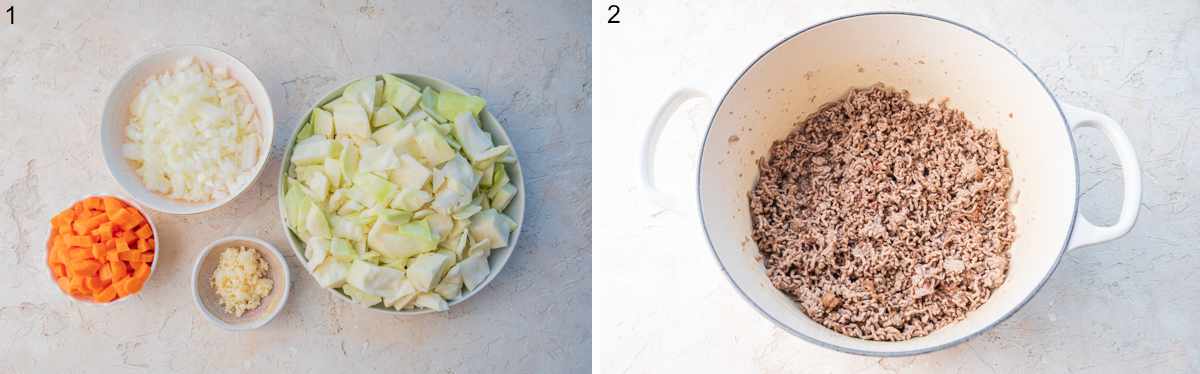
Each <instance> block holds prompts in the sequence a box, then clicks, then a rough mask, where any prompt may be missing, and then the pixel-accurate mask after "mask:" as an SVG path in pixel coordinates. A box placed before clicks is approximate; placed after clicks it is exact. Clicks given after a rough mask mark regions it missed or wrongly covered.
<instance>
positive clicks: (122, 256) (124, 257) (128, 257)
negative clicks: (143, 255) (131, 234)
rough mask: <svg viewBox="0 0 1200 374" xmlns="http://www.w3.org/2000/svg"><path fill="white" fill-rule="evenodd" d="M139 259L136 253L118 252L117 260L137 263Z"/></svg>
mask: <svg viewBox="0 0 1200 374" xmlns="http://www.w3.org/2000/svg"><path fill="white" fill-rule="evenodd" d="M139 258H140V257H139V256H138V253H137V252H136V251H126V252H117V259H118V260H121V261H129V262H135V261H137V260H138V259H139Z"/></svg>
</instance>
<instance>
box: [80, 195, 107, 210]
mask: <svg viewBox="0 0 1200 374" xmlns="http://www.w3.org/2000/svg"><path fill="white" fill-rule="evenodd" d="M83 207H84V208H86V209H90V210H102V209H104V203H103V202H102V200H101V199H100V198H99V197H89V198H87V199H86V200H83Z"/></svg>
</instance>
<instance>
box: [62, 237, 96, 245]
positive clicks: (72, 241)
mask: <svg viewBox="0 0 1200 374" xmlns="http://www.w3.org/2000/svg"><path fill="white" fill-rule="evenodd" d="M66 241H67V245H69V246H72V247H91V246H92V237H91V236H87V235H68V236H67V239H66Z"/></svg>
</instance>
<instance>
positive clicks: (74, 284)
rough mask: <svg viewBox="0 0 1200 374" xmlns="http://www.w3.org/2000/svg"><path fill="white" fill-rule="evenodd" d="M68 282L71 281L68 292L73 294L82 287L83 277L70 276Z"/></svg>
mask: <svg viewBox="0 0 1200 374" xmlns="http://www.w3.org/2000/svg"><path fill="white" fill-rule="evenodd" d="M70 282H71V287H70V292H71V294H72V295H74V294H75V293H76V291H79V290H82V289H83V277H71V280H70Z"/></svg>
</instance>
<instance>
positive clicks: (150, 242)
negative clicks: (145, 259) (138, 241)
mask: <svg viewBox="0 0 1200 374" xmlns="http://www.w3.org/2000/svg"><path fill="white" fill-rule="evenodd" d="M146 244H147V246H146V250H147V251H153V250H154V249H155V248H158V247H155V246H154V244H155V242H154V238H150V239H146Z"/></svg>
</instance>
